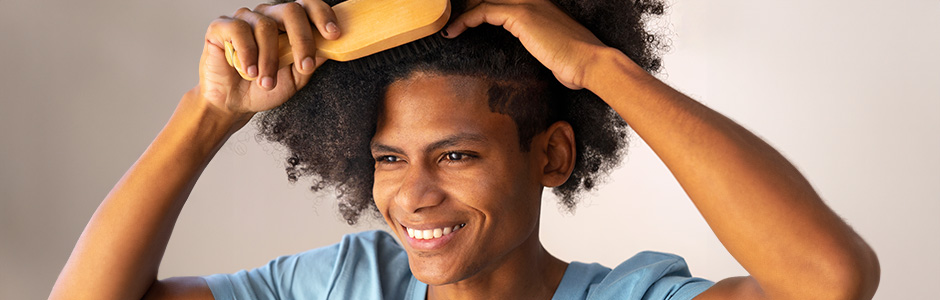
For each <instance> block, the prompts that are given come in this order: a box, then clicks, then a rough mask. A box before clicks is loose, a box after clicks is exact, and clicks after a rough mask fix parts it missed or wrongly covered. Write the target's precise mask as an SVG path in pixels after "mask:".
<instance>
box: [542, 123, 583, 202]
mask: <svg viewBox="0 0 940 300" xmlns="http://www.w3.org/2000/svg"><path fill="white" fill-rule="evenodd" d="M544 134H545V135H546V138H547V140H546V141H545V144H544V147H543V148H542V149H543V151H544V155H545V157H546V159H547V161H546V163H545V167H544V168H543V170H542V185H543V186H546V187H556V186H560V185H562V184H564V183H565V181H568V177H570V176H571V172H572V171H574V164H575V157H576V156H577V150H576V147H575V137H574V129H573V128H571V124H568V122H565V121H558V122H555V123H554V124H552V126H550V127H549V128H548V130H546V131H545V133H544Z"/></svg>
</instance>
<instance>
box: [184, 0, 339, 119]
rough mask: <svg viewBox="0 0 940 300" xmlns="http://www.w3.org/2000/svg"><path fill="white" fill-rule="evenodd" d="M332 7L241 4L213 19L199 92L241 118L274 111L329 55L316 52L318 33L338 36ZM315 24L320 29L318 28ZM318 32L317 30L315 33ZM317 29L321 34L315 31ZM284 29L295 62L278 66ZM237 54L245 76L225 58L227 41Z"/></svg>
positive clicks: (307, 1) (316, 1) (311, 2)
mask: <svg viewBox="0 0 940 300" xmlns="http://www.w3.org/2000/svg"><path fill="white" fill-rule="evenodd" d="M336 24H337V22H336V15H335V14H334V13H333V9H332V8H330V6H329V5H327V4H326V3H324V2H323V1H322V0H299V1H297V2H288V3H282V4H274V5H272V4H261V5H258V6H257V7H255V9H253V10H250V9H248V8H241V9H239V10H237V11H235V14H234V15H232V16H222V17H219V18H218V19H216V20H214V21H213V22H212V23H211V24H210V25H209V29H208V30H207V32H206V41H205V45H204V47H203V52H202V58H201V59H200V61H199V85H198V86H197V89H198V91H199V96H200V97H201V98H202V99H203V100H204V101H207V102H209V103H210V104H211V105H212V106H214V107H216V108H218V109H220V110H222V111H223V112H225V113H230V114H233V115H236V116H239V117H246V118H244V119H248V118H250V117H251V116H252V115H253V114H254V113H256V112H260V111H264V110H268V109H272V108H275V107H277V106H278V105H281V104H282V103H284V102H285V101H287V99H289V98H290V97H291V96H292V95H293V94H294V93H296V92H297V91H298V90H300V88H302V87H303V86H304V85H306V84H307V82H308V81H309V80H310V77H311V76H312V74H313V72H314V70H316V68H317V67H319V66H320V65H321V64H323V62H325V61H326V59H325V58H319V57H317V56H316V51H317V48H316V45H314V38H313V37H314V35H315V34H320V35H322V36H323V37H325V38H326V39H336V38H339V36H340V30H339V28H338V27H337V26H336ZM314 26H315V27H316V29H314ZM314 30H316V31H314ZM317 31H318V32H317ZM281 32H286V33H287V36H288V38H289V39H290V43H291V51H292V52H293V56H294V57H293V58H294V62H295V63H294V64H293V65H291V66H286V67H283V68H280V69H278V42H277V39H278V34H280V33H281ZM226 41H228V42H231V43H232V45H233V46H234V48H235V51H236V52H238V54H239V55H238V59H239V60H240V63H241V66H243V68H244V70H241V71H242V72H243V73H245V74H248V75H249V76H251V77H253V78H252V80H245V79H243V78H242V77H241V76H240V75H239V74H238V72H237V71H236V70H235V68H234V67H232V66H229V64H228V63H227V62H226V60H225V46H224V44H225V42H226Z"/></svg>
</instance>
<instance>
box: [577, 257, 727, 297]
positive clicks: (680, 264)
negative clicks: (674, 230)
mask: <svg viewBox="0 0 940 300" xmlns="http://www.w3.org/2000/svg"><path fill="white" fill-rule="evenodd" d="M568 269H569V270H568V271H566V272H565V276H564V278H562V285H566V284H567V285H568V286H566V287H565V288H566V290H567V292H569V293H578V294H580V297H573V299H615V298H616V299H692V298H694V297H695V296H696V295H698V294H699V293H701V292H702V291H704V290H706V289H708V288H709V287H710V286H712V285H713V284H714V283H712V282H711V281H708V280H705V279H701V278H695V277H692V275H691V272H690V271H689V267H688V265H687V264H686V262H685V259H683V258H682V257H680V256H678V255H674V254H669V253H661V252H651V251H645V252H640V253H638V254H636V255H634V256H633V257H631V258H629V259H627V260H625V261H624V262H623V263H621V264H620V265H617V266H616V267H615V268H613V269H610V268H607V267H604V266H602V265H600V264H597V263H593V264H585V263H580V262H572V263H571V264H570V265H569V266H568ZM569 275H570V276H569ZM566 281H567V282H566ZM559 290H562V287H559ZM576 291H577V292H576Z"/></svg>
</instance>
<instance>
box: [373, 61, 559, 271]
mask: <svg viewBox="0 0 940 300" xmlns="http://www.w3.org/2000/svg"><path fill="white" fill-rule="evenodd" d="M488 87H489V85H488V84H487V83H486V82H485V81H484V80H481V79H479V78H475V77H467V76H448V75H434V74H427V73H415V74H413V75H412V76H410V77H409V78H406V79H404V80H400V81H397V82H395V83H393V84H392V85H391V86H389V88H388V91H387V93H386V98H385V102H384V107H383V110H382V112H381V114H380V117H379V122H378V126H377V130H376V133H375V136H374V137H373V139H372V154H373V156H374V157H375V158H376V165H375V184H374V187H373V196H374V199H375V204H376V206H378V208H379V211H380V212H381V213H382V215H383V216H384V217H385V220H386V222H387V223H388V224H389V226H390V227H391V230H392V232H394V233H395V234H396V235H397V236H398V238H399V239H400V240H401V241H402V242H403V244H404V248H405V250H406V251H407V252H408V258H409V263H410V265H411V270H412V272H413V273H414V275H415V277H416V278H417V279H418V280H421V281H422V282H425V283H428V284H432V285H440V284H447V283H454V282H457V281H461V280H464V279H467V278H471V277H472V276H474V275H475V274H479V273H480V272H481V271H482V272H486V271H487V270H493V269H495V268H498V267H499V266H500V265H501V264H502V263H503V262H505V261H506V260H507V259H512V258H511V257H513V256H514V255H518V254H519V253H521V252H524V250H521V249H523V248H524V246H523V245H533V243H534V245H538V246H539V247H540V245H539V244H538V220H539V208H540V202H541V200H540V199H541V191H542V187H543V186H542V183H541V182H540V180H541V178H540V175H539V174H541V173H542V168H543V167H544V165H543V164H540V163H539V161H540V157H539V156H537V155H536V153H537V151H529V152H523V151H522V149H521V148H520V146H519V137H518V134H517V132H516V125H515V123H514V122H513V120H512V119H511V118H510V117H509V116H507V115H504V114H499V113H494V112H492V111H490V107H489V105H488V102H487V100H488V98H487V90H488ZM455 228H456V230H455Z"/></svg>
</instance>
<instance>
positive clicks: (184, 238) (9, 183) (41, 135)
mask: <svg viewBox="0 0 940 300" xmlns="http://www.w3.org/2000/svg"><path fill="white" fill-rule="evenodd" d="M254 4H255V3H253V1H247V0H237V1H236V0H231V1H223V0H203V1H192V0H187V1H183V0H161V1H117V0H109V1H71V0H46V1H23V0H20V1H16V0H14V1H9V0H0V7H2V9H0V66H2V69H0V99H2V107H0V143H2V146H0V153H2V155H0V299H41V298H44V297H46V296H47V295H48V293H49V291H50V289H51V287H52V285H53V282H54V281H55V279H56V276H57V275H58V273H59V270H60V269H61V268H62V266H63V264H64V263H65V261H66V259H67V258H68V256H69V253H70V251H71V249H72V247H73V246H74V244H75V242H76V240H77V239H78V236H79V234H80V233H81V231H82V229H83V227H84V226H85V224H86V222H87V221H88V219H89V218H90V217H91V214H92V213H93V212H94V210H95V208H96V207H97V205H98V203H99V202H100V201H101V200H102V199H103V198H104V196H105V195H106V194H107V193H108V191H109V190H110V189H111V187H112V186H113V185H114V183H115V182H117V180H118V179H119V178H120V177H121V175H122V174H123V173H124V172H125V171H126V170H127V168H128V167H130V165H131V164H132V163H133V162H134V161H135V160H136V159H137V157H138V156H139V155H140V154H141V153H142V152H143V150H144V149H145V148H146V147H147V145H148V144H149V143H150V142H151V140H152V139H153V138H154V136H155V135H156V134H157V132H158V131H159V130H160V129H161V128H162V126H163V125H164V124H165V122H166V121H167V119H168V118H169V116H170V114H171V112H172V111H173V109H174V108H175V106H176V103H177V102H178V101H179V99H180V97H181V95H182V94H183V93H184V92H185V91H186V90H188V89H190V88H191V87H193V86H194V85H195V83H196V79H197V62H198V60H199V55H200V54H201V50H202V42H203V35H204V33H205V30H206V27H207V25H208V24H209V22H210V21H211V20H212V19H214V18H215V17H218V16H219V15H223V14H231V13H232V12H233V11H235V9H237V8H239V7H241V6H249V7H253V6H254ZM668 12H669V15H668V16H667V17H665V18H663V19H661V20H658V21H656V22H654V23H653V24H654V25H656V26H659V27H662V28H663V29H664V30H665V31H666V32H667V33H668V34H670V39H671V41H672V43H671V45H672V47H671V48H672V50H671V52H669V54H668V55H666V57H665V73H663V74H661V75H660V77H661V78H662V79H663V80H665V81H666V82H668V83H669V84H671V85H673V86H674V87H676V88H678V89H679V90H681V91H683V92H685V93H687V94H689V95H691V96H692V97H694V98H696V99H698V100H700V101H702V102H703V103H705V104H706V105H708V106H710V107H712V108H714V109H716V110H717V111H719V112H721V113H723V114H725V115H727V116H729V117H730V118H732V119H734V120H736V121H738V122H740V123H741V124H742V125H744V126H745V127H747V128H749V129H750V130H752V131H754V132H755V133H756V134H758V135H759V136H761V137H763V138H764V139H766V140H767V141H768V142H769V143H770V144H771V145H773V146H775V147H776V148H777V149H778V150H779V151H781V152H782V153H783V154H784V155H785V156H786V157H788V158H789V159H790V160H791V161H792V162H793V163H794V164H795V165H796V166H797V167H798V168H799V169H800V170H801V171H802V172H803V174H804V175H805V176H806V177H807V178H809V180H810V181H811V182H812V183H813V185H814V186H815V187H816V189H817V191H818V192H819V193H820V194H821V195H822V197H823V198H824V199H825V201H826V202H827V203H828V204H829V205H830V206H831V207H832V208H833V209H834V210H835V211H836V212H837V213H838V214H839V215H840V216H841V217H843V218H844V219H845V220H846V222H848V223H849V224H850V225H851V226H852V227H854V228H855V230H856V231H858V232H859V234H861V236H862V237H864V238H865V239H866V240H867V241H868V242H869V243H870V244H871V245H872V247H874V249H875V251H876V252H877V253H878V255H879V257H880V259H881V266H882V279H881V285H880V288H879V290H878V294H877V295H876V299H927V298H931V296H929V295H930V294H928V292H929V293H935V290H936V289H935V287H936V283H937V282H940V272H938V271H937V269H938V268H940V258H938V255H937V254H938V253H940V234H938V233H937V231H938V229H940V217H938V216H937V215H938V213H940V158H938V155H940V58H938V55H940V1H935V0H903V1H887V2H886V1H807V0H799V1H730V0H712V1H679V0H673V2H672V3H671V5H670V7H669V10H668ZM283 167H284V163H283V153H282V152H281V151H280V150H279V149H278V147H276V146H274V145H271V144H266V143H259V142H258V141H257V140H256V139H255V133H254V130H253V128H251V126H249V127H246V129H244V130H242V131H241V132H239V133H237V134H236V135H235V136H234V137H233V138H232V139H231V140H230V141H229V142H228V143H227V144H226V145H225V146H224V147H223V148H222V150H221V151H220V152H219V153H218V155H217V156H216V157H215V159H214V160H213V161H212V163H211V164H210V165H209V167H208V169H206V171H205V173H204V174H203V175H202V177H201V178H200V180H199V182H198V184H197V185H196V188H195V190H194V191H193V193H192V196H191V197H190V200H189V202H188V203H187V205H186V208H185V209H184V211H183V213H182V216H181V217H180V219H179V222H178V223H177V226H176V230H175V232H174V235H173V237H172V239H171V240H170V244H169V248H168V250H167V251H166V256H165V257H164V260H163V264H162V265H161V269H160V276H161V277H168V276H177V275H204V274H211V273H219V272H234V271H237V270H239V269H243V268H253V267H257V266H260V265H262V264H264V263H266V262H267V261H268V260H270V259H273V258H275V257H277V256H280V255H286V254H292V253H296V252H300V251H303V250H306V249H310V248H314V247H320V246H324V245H328V244H331V243H335V242H337V241H338V240H339V238H340V237H341V236H342V235H343V234H345V233H349V232H355V231H361V230H367V229H371V228H383V227H384V226H385V225H384V223H383V222H379V221H375V222H364V223H363V224H361V225H359V226H356V227H349V226H347V225H345V223H344V222H342V221H341V220H340V218H339V216H338V215H337V213H336V210H335V205H334V204H335V203H334V201H333V199H334V198H333V196H332V195H315V194H313V193H311V192H310V191H309V190H308V188H307V185H306V184H302V183H299V184H297V185H290V184H288V183H287V180H286V175H285V173H284V171H283ZM546 194H549V195H550V193H546ZM586 198H587V200H586V201H584V203H582V204H581V206H580V207H579V208H578V210H577V212H576V213H575V214H573V215H572V214H566V213H562V212H560V210H559V209H558V207H557V206H556V204H555V199H554V198H553V197H552V196H546V197H545V199H544V201H543V202H544V206H543V207H544V209H543V215H542V217H543V221H542V227H541V228H542V233H541V235H542V240H543V241H544V244H545V246H546V248H547V249H549V251H551V252H553V253H554V254H555V255H557V256H559V257H560V258H562V259H563V260H566V261H573V260H576V261H589V262H600V263H602V264H605V265H608V266H612V265H616V264H618V263H619V262H621V261H623V260H624V259H626V258H628V257H630V256H631V255H633V254H635V253H636V252H639V251H642V250H647V249H649V250H656V251H664V252H672V253H677V254H680V255H682V256H684V257H685V258H686V260H687V261H688V262H689V264H690V266H691V270H692V273H693V274H694V275H696V276H700V277H705V278H709V279H712V280H720V279H722V278H725V277H729V276H738V275H745V274H746V272H745V271H744V270H743V269H742V268H741V267H740V266H739V265H738V264H737V263H736V262H735V261H734V260H733V258H732V257H731V256H730V255H729V254H728V253H727V252H726V251H725V250H724V248H722V245H721V244H720V243H719V242H718V240H717V239H716V238H715V236H714V234H712V233H711V231H710V230H709V228H708V226H707V225H706V224H705V222H704V221H703V219H702V217H701V216H699V215H698V213H697V211H696V210H695V208H694V207H693V205H692V204H691V202H690V201H689V200H688V198H687V197H686V195H685V194H684V193H683V191H682V190H681V188H680V187H679V186H678V184H677V183H676V182H675V180H674V179H673V178H672V176H671V175H670V173H669V172H668V170H667V169H666V168H665V167H664V166H663V164H662V163H661V162H660V161H659V160H658V159H657V158H656V156H655V155H654V154H652V152H651V151H650V150H649V148H648V147H647V146H646V145H645V144H644V143H643V141H642V140H640V139H639V138H634V139H633V145H632V146H631V148H630V153H629V156H628V158H627V159H626V160H625V161H624V163H623V165H622V167H621V168H619V169H618V170H617V171H615V172H614V173H613V174H612V175H611V176H610V180H609V182H608V183H607V184H605V185H603V186H602V187H601V188H600V189H599V190H598V191H597V192H595V193H592V194H590V195H588V196H587V197H586Z"/></svg>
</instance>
